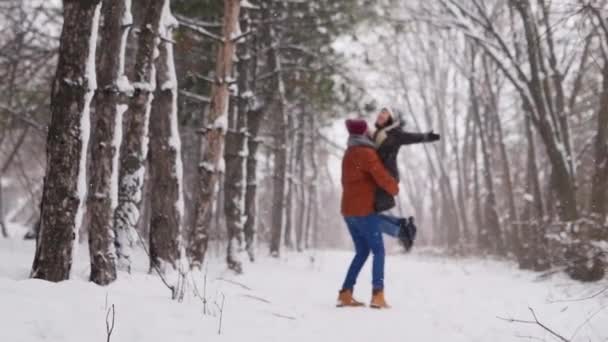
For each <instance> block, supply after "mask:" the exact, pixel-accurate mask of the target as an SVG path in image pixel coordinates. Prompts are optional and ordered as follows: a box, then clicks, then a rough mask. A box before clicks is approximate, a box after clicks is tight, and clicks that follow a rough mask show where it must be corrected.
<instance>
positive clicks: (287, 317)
mask: <svg viewBox="0 0 608 342" xmlns="http://www.w3.org/2000/svg"><path fill="white" fill-rule="evenodd" d="M270 314H271V315H273V316H275V317H279V318H285V319H288V320H291V321H295V320H296V318H295V317H293V316H286V315H282V314H279V313H276V312H271V313H270Z"/></svg>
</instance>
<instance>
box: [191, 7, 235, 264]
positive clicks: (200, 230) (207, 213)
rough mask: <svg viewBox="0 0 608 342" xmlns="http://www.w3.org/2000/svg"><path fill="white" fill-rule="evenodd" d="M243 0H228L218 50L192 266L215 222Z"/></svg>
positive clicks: (199, 261)
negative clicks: (211, 225)
mask: <svg viewBox="0 0 608 342" xmlns="http://www.w3.org/2000/svg"><path fill="white" fill-rule="evenodd" d="M239 12H240V0H224V17H223V23H222V38H223V41H222V43H221V45H220V47H219V49H218V53H217V60H216V70H215V83H214V84H213V88H212V90H211V106H210V108H209V113H208V114H207V122H208V123H209V126H208V127H206V128H204V129H203V136H202V139H201V157H200V165H199V182H198V194H197V195H196V196H197V199H196V207H195V214H194V220H193V222H194V227H192V231H191V234H192V235H191V237H190V245H189V253H188V254H189V256H190V259H191V260H192V264H191V267H193V268H201V267H202V264H203V260H204V257H205V253H206V251H207V243H208V234H209V228H210V224H211V208H212V202H213V197H214V195H215V188H216V185H217V182H218V174H219V172H218V167H219V165H220V159H222V156H223V153H222V149H223V146H224V133H225V131H226V126H227V125H228V122H227V121H228V102H229V100H230V91H229V85H230V84H229V83H230V82H231V81H232V77H231V75H232V65H233V60H234V53H235V48H236V43H235V41H234V38H236V35H238V20H239Z"/></svg>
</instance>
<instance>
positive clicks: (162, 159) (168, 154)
mask: <svg viewBox="0 0 608 342" xmlns="http://www.w3.org/2000/svg"><path fill="white" fill-rule="evenodd" d="M175 27H177V21H176V20H175V18H173V15H172V14H171V7H170V0H165V3H164V6H163V14H162V18H161V24H160V30H159V32H160V34H161V39H162V41H161V44H160V45H159V55H158V59H157V60H156V63H155V65H156V69H157V74H156V82H157V84H158V87H157V88H156V91H155V93H154V101H153V102H152V114H151V117H150V156H149V160H150V190H151V192H150V197H151V205H150V213H151V217H150V265H151V266H152V267H158V268H160V270H161V271H166V270H168V269H169V267H171V268H172V269H173V270H175V269H177V268H178V267H179V265H178V262H179V260H180V257H181V255H180V252H181V248H182V244H181V232H182V226H183V218H184V197H183V196H184V194H183V185H182V180H183V164H182V156H181V140H180V135H179V130H178V129H179V128H178V121H177V89H178V88H177V75H176V73H175V64H174V59H173V29H174V28H175Z"/></svg>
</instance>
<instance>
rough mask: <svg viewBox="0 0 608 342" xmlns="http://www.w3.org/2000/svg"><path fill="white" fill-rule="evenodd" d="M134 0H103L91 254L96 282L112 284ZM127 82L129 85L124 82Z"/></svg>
mask: <svg viewBox="0 0 608 342" xmlns="http://www.w3.org/2000/svg"><path fill="white" fill-rule="evenodd" d="M130 10H131V3H130V1H129V0H104V1H103V4H102V15H103V26H102V29H101V41H102V42H103V44H104V49H102V50H101V53H100V57H99V69H98V70H99V77H98V88H97V91H96V93H95V116H94V118H95V126H94V127H95V131H94V133H93V135H92V142H93V146H92V149H91V181H90V184H89V199H88V205H89V212H90V225H89V254H90V258H91V276H90V279H91V281H92V282H94V283H96V284H98V285H107V284H109V283H111V282H113V281H114V280H116V252H115V247H114V241H115V238H114V227H113V226H114V225H113V223H114V216H113V214H114V209H115V208H116V206H117V202H118V184H117V180H118V157H119V156H118V151H119V149H120V143H121V140H122V117H123V113H124V112H125V110H126V109H127V105H126V101H127V96H128V92H130V89H128V87H127V86H126V85H128V82H129V81H128V80H127V77H126V75H125V51H126V42H127V35H128V34H129V28H130V25H131V23H132V22H131V21H132V20H131V13H130ZM125 83H126V85H125Z"/></svg>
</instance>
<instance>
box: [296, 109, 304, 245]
mask: <svg viewBox="0 0 608 342" xmlns="http://www.w3.org/2000/svg"><path fill="white" fill-rule="evenodd" d="M305 116H306V114H304V113H303V114H300V115H298V116H297V118H298V119H299V120H298V126H299V130H298V134H297V143H296V152H295V158H296V161H297V169H298V182H299V185H298V194H297V196H298V210H297V213H298V217H297V222H296V249H297V251H298V252H302V251H303V250H304V244H303V242H304V241H303V240H304V232H305V227H304V225H305V219H306V191H305V188H304V187H305V184H306V161H305V158H304V145H305V140H306V135H305V134H304V128H305V127H306V125H305V123H306V121H305Z"/></svg>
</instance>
